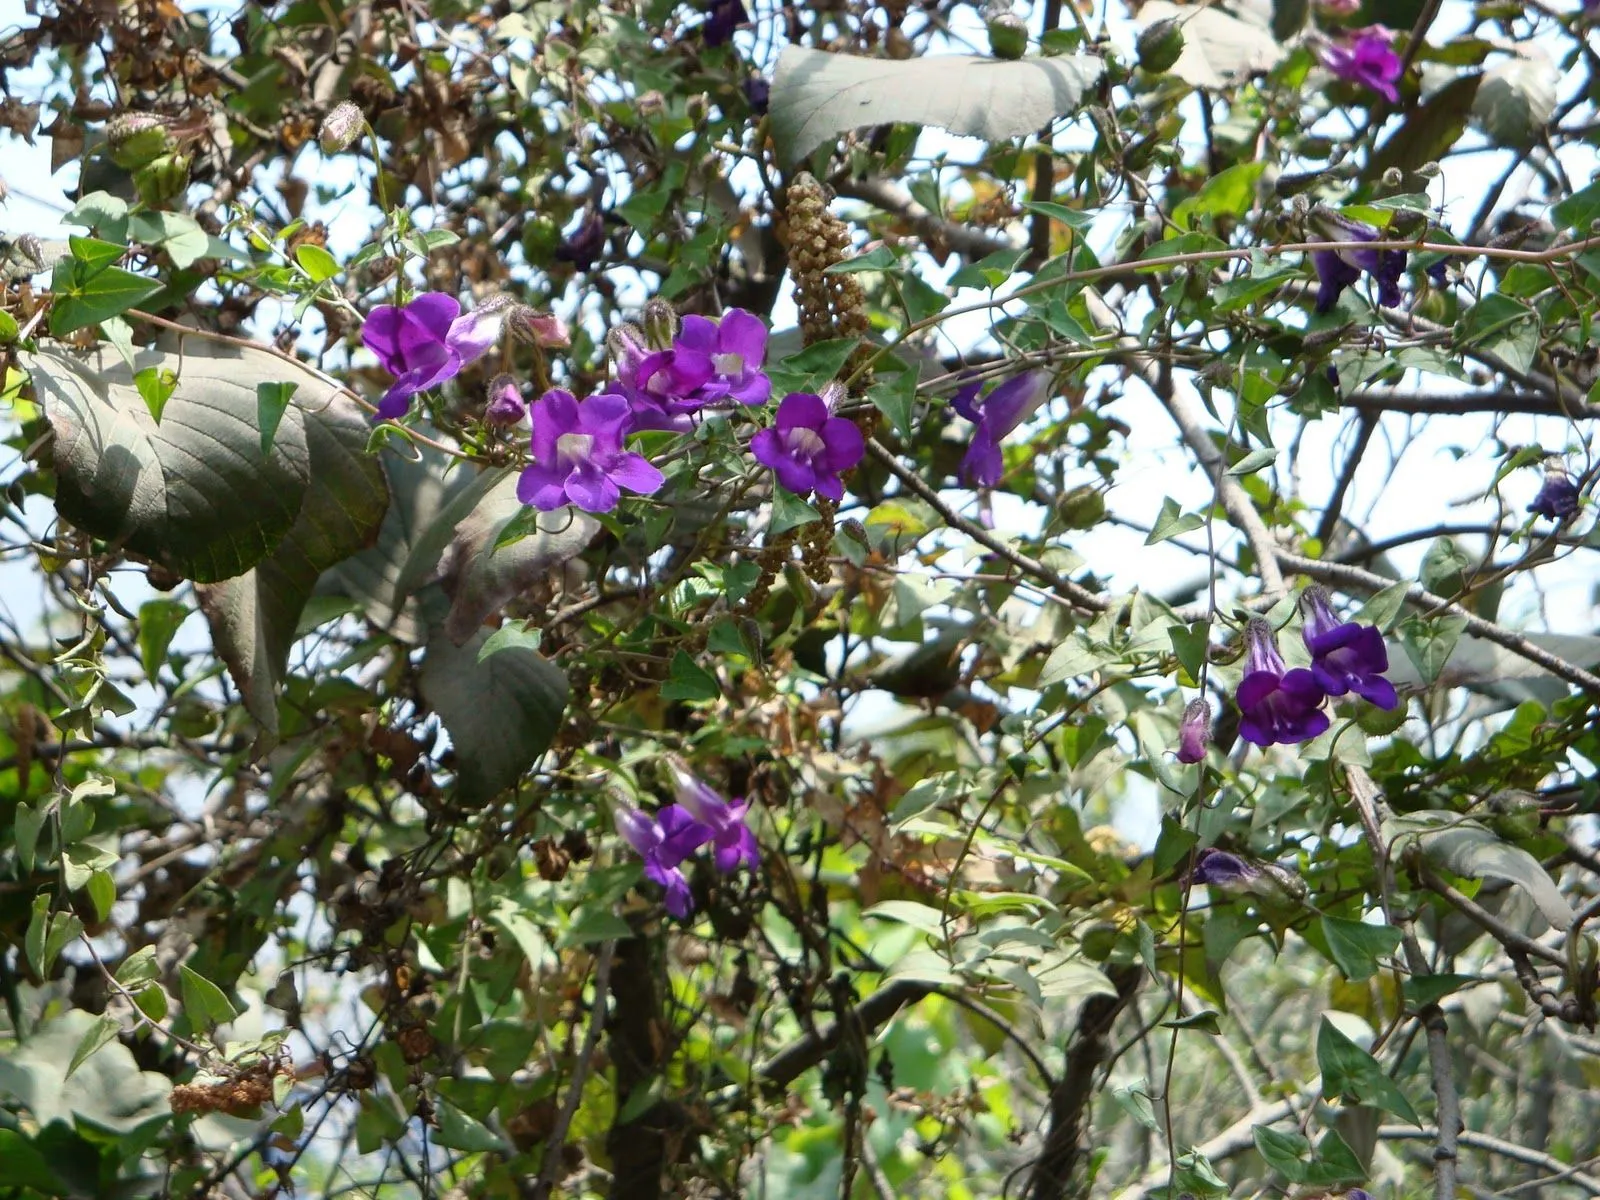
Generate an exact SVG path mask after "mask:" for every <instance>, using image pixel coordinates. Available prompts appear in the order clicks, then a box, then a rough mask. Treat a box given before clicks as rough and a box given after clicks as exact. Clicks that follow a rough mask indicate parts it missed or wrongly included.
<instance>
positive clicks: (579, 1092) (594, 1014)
mask: <svg viewBox="0 0 1600 1200" xmlns="http://www.w3.org/2000/svg"><path fill="white" fill-rule="evenodd" d="M616 952H617V943H616V942H615V941H609V942H606V943H605V944H604V945H603V946H601V947H600V954H599V955H598V957H597V958H596V960H595V965H594V1003H593V1004H591V1005H590V1007H589V1028H588V1030H587V1031H586V1032H585V1033H584V1035H583V1048H582V1049H581V1050H579V1051H578V1060H577V1062H575V1063H574V1064H573V1066H572V1082H571V1083H570V1084H569V1085H568V1086H567V1098H566V1101H565V1102H564V1103H563V1104H562V1105H561V1111H560V1112H559V1113H558V1114H557V1115H556V1123H555V1125H554V1126H552V1127H551V1129H550V1137H549V1139H548V1140H547V1141H546V1142H545V1146H544V1161H543V1162H542V1163H540V1164H539V1179H538V1181H537V1182H536V1183H535V1184H534V1185H533V1196H534V1200H545V1198H546V1197H547V1196H549V1195H550V1189H551V1188H552V1187H554V1186H555V1182H556V1173H557V1172H558V1171H559V1170H560V1169H561V1149H562V1147H563V1146H564V1145H565V1144H566V1140H567V1130H568V1129H570V1128H572V1120H573V1118H574V1117H576V1116H577V1115H578V1107H579V1105H581V1104H582V1103H583V1085H584V1082H585V1080H586V1079H587V1078H588V1075H589V1064H590V1063H591V1062H592V1061H593V1060H594V1052H595V1047H596V1046H598V1045H599V1044H600V1033H601V1031H602V1030H604V1029H605V1025H606V989H607V988H608V987H609V986H610V983H611V959H612V956H613V955H615V954H616Z"/></svg>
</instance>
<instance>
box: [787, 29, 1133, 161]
mask: <svg viewBox="0 0 1600 1200" xmlns="http://www.w3.org/2000/svg"><path fill="white" fill-rule="evenodd" d="M1104 71H1105V64H1104V63H1103V62H1102V61H1101V60H1100V59H1099V58H1095V57H1089V56H1084V57H1061V58H1028V59H1024V60H1020V61H1017V62H999V61H996V60H995V59H992V58H987V57H981V58H980V57H977V56H975V55H963V54H940V55H932V56H929V57H927V58H912V59H907V60H904V61H897V60H895V59H884V58H863V57H858V56H855V55H850V54H829V53H826V52H824V51H821V50H809V49H804V48H802V47H799V46H786V47H784V50H783V53H782V54H781V55H780V56H779V57H778V65H777V69H776V71H775V73H774V75H773V80H772V98H771V108H770V111H771V117H770V120H771V125H772V136H773V140H774V141H775V142H777V144H778V149H779V152H780V154H781V156H782V158H783V161H784V162H785V163H786V164H793V163H797V162H800V161H801V160H803V159H804V158H806V157H807V156H808V155H809V154H810V153H811V152H812V151H813V150H815V149H816V148H817V147H818V146H821V145H822V144H823V143H825V142H827V141H829V140H831V139H832V138H834V137H836V136H837V135H838V134H841V133H844V132H846V131H847V130H851V129H859V128H861V127H862V126H864V125H893V124H897V123H900V122H907V123H910V124H913V125H933V126H937V127H938V128H940V129H947V130H949V131H950V132H951V133H956V134H964V135H967V136H970V137H978V138H982V139H984V140H985V141H991V142H993V141H1001V140H1004V139H1005V138H1010V137H1019V136H1021V135H1023V134H1028V133H1032V132H1033V131H1034V130H1036V129H1039V128H1040V127H1041V126H1045V125H1048V124H1050V123H1051V121H1053V120H1054V119H1055V118H1056V117H1059V116H1064V115H1065V114H1067V113H1070V112H1074V111H1076V110H1077V108H1078V106H1079V105H1080V104H1081V103H1082V102H1083V98H1084V94H1085V92H1086V91H1087V89H1088V88H1090V87H1091V86H1093V85H1094V84H1095V83H1096V82H1097V81H1098V80H1099V78H1100V76H1101V75H1102V74H1103V73H1104Z"/></svg>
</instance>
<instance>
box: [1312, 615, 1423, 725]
mask: <svg viewBox="0 0 1600 1200" xmlns="http://www.w3.org/2000/svg"><path fill="white" fill-rule="evenodd" d="M1300 602H1301V604H1302V605H1304V607H1305V614H1306V620H1305V625H1304V627H1303V628H1302V629H1301V631H1300V633H1301V636H1302V637H1303V638H1305V643H1306V649H1307V650H1309V651H1311V655H1312V658H1311V674H1312V676H1313V677H1314V678H1315V679H1316V681H1317V684H1318V686H1319V687H1321V688H1322V690H1323V691H1324V692H1326V693H1327V694H1328V695H1330V696H1342V695H1344V694H1345V693H1346V692H1354V693H1355V694H1356V695H1358V696H1360V697H1361V698H1362V699H1364V700H1370V701H1371V702H1372V703H1373V704H1376V705H1377V706H1378V707H1379V708H1384V709H1389V708H1393V707H1394V706H1395V705H1396V704H1398V703H1399V702H1400V698H1399V696H1398V695H1396V693H1395V690H1394V684H1392V683H1390V682H1389V681H1388V680H1387V679H1385V678H1384V677H1383V673H1384V672H1385V671H1387V670H1388V669H1389V650H1388V648H1387V647H1386V646H1384V644H1383V634H1381V633H1379V632H1378V629H1377V627H1376V626H1374V625H1358V624H1357V623H1356V622H1354V621H1340V620H1339V618H1338V616H1337V615H1336V614H1335V613H1334V611H1333V606H1332V605H1331V604H1329V603H1328V593H1327V592H1325V591H1324V590H1323V589H1322V588H1319V587H1312V588H1307V589H1306V591H1305V594H1304V595H1302V596H1301V597H1300ZM1323 724H1324V726H1326V724H1327V721H1326V719H1324V721H1323Z"/></svg>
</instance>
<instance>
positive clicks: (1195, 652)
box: [1167, 621, 1211, 679]
mask: <svg viewBox="0 0 1600 1200" xmlns="http://www.w3.org/2000/svg"><path fill="white" fill-rule="evenodd" d="M1167 637H1168V638H1170V639H1171V641H1172V652H1173V653H1174V654H1175V655H1177V657H1178V664H1179V665H1180V666H1181V667H1183V669H1184V670H1185V671H1187V672H1188V673H1189V678H1190V679H1199V678H1200V668H1201V667H1202V666H1203V665H1204V664H1205V661H1206V653H1207V650H1208V649H1209V647H1210V643H1211V622H1209V621H1200V622H1197V623H1196V624H1195V625H1193V626H1189V625H1168V626H1167Z"/></svg>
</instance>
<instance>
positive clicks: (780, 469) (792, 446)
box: [750, 392, 867, 500]
mask: <svg viewBox="0 0 1600 1200" xmlns="http://www.w3.org/2000/svg"><path fill="white" fill-rule="evenodd" d="M750 452H751V453H752V454H754V455H755V457H756V461H757V462H759V463H761V464H762V465H763V466H767V467H771V468H772V470H773V471H774V472H776V474H777V476H778V482H779V483H781V484H783V486H784V487H786V488H788V489H789V490H790V491H791V492H793V493H794V494H795V495H797V496H807V495H809V494H810V493H811V490H812V489H813V488H815V489H816V492H817V495H819V496H826V497H827V498H828V499H829V500H842V499H843V498H844V481H843V480H842V479H841V478H840V476H841V475H842V474H843V473H844V472H846V471H848V470H850V468H851V467H853V466H855V465H856V464H857V463H858V462H860V461H861V458H862V456H863V455H864V454H865V453H866V452H867V446H866V442H865V441H863V440H862V437H861V431H860V430H859V429H857V428H856V427H855V424H854V423H853V422H851V421H846V420H845V419H844V418H843V417H835V416H833V415H831V414H830V413H829V411H828V405H827V404H826V402H824V400H823V399H822V397H821V396H813V395H811V394H810V393H809V392H791V393H790V394H789V395H787V396H785V397H784V398H783V400H782V401H781V402H780V403H779V405H778V419H777V421H776V422H774V424H773V427H772V428H771V429H763V430H762V431H761V432H760V433H758V434H756V436H755V437H753V438H752V439H751V440H750Z"/></svg>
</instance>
